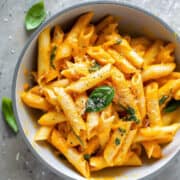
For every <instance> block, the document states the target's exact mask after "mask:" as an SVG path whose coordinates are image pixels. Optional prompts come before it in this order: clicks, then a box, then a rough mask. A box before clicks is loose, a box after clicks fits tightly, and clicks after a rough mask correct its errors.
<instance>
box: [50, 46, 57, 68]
mask: <svg viewBox="0 0 180 180" xmlns="http://www.w3.org/2000/svg"><path fill="white" fill-rule="evenodd" d="M56 50H57V46H54V47H53V48H52V50H51V55H50V64H51V66H52V67H53V68H54V69H55V66H54V64H53V62H54V59H55V57H56Z"/></svg>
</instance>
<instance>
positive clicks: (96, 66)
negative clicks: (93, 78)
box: [89, 61, 101, 73]
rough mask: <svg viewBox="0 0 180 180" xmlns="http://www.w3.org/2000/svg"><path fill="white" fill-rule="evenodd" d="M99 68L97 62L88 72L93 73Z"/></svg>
mask: <svg viewBox="0 0 180 180" xmlns="http://www.w3.org/2000/svg"><path fill="white" fill-rule="evenodd" d="M100 68H101V65H100V64H98V62H96V61H95V62H94V63H93V65H92V66H91V67H90V68H89V72H90V73H91V72H95V71H97V70H99V69H100Z"/></svg>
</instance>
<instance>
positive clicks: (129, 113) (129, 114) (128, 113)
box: [119, 104, 140, 124]
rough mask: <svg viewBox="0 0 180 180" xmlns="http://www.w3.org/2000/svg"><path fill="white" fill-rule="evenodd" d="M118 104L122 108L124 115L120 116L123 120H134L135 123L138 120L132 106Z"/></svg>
mask: <svg viewBox="0 0 180 180" xmlns="http://www.w3.org/2000/svg"><path fill="white" fill-rule="evenodd" d="M119 106H120V107H121V108H122V109H123V110H124V111H122V112H123V115H124V116H123V117H121V118H122V119H123V120H124V121H134V122H135V123H136V124H138V123H139V122H140V121H139V119H137V117H136V112H135V110H134V109H133V108H132V107H130V106H128V107H125V106H123V105H122V104H119Z"/></svg>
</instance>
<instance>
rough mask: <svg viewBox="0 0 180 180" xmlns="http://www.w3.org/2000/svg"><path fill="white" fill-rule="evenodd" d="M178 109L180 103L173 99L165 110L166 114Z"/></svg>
mask: <svg viewBox="0 0 180 180" xmlns="http://www.w3.org/2000/svg"><path fill="white" fill-rule="evenodd" d="M178 107H180V101H176V100H175V99H172V100H171V101H170V102H169V103H168V104H167V106H166V107H165V108H164V112H165V113H169V112H173V111H175V110H176V109H177V108H178Z"/></svg>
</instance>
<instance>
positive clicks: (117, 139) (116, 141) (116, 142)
mask: <svg viewBox="0 0 180 180" xmlns="http://www.w3.org/2000/svg"><path fill="white" fill-rule="evenodd" d="M120 143H121V141H120V139H119V138H116V139H115V144H116V145H117V146H118V145H119V144H120Z"/></svg>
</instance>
